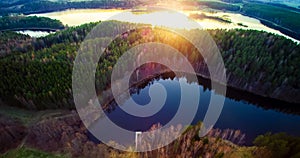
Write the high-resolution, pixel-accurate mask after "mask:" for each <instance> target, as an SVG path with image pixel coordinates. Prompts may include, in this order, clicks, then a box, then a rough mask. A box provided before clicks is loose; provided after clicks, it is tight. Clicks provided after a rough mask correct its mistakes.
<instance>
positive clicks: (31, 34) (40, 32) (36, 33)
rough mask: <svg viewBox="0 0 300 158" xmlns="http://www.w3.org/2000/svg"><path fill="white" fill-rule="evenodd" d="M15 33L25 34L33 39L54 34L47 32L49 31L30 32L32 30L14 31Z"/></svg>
mask: <svg viewBox="0 0 300 158" xmlns="http://www.w3.org/2000/svg"><path fill="white" fill-rule="evenodd" d="M16 32H17V33H21V34H25V35H29V36H31V37H35V38H39V37H44V36H47V35H49V34H51V33H54V32H49V31H32V30H23V31H16Z"/></svg>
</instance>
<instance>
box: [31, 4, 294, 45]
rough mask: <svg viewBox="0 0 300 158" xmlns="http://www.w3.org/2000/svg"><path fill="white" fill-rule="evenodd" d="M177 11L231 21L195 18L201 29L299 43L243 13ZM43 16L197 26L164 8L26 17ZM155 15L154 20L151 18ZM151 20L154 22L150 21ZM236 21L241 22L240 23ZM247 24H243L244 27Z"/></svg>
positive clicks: (72, 21) (68, 22) (76, 22)
mask: <svg viewBox="0 0 300 158" xmlns="http://www.w3.org/2000/svg"><path fill="white" fill-rule="evenodd" d="M119 13H123V14H122V15H121V16H117V17H113V16H114V15H117V14H119ZM181 13H183V14H185V15H187V16H189V15H190V14H201V13H205V14H206V15H208V16H215V17H221V18H226V19H229V20H231V22H232V23H224V22H220V21H217V20H214V19H202V20H196V21H197V22H198V23H199V24H200V25H201V26H202V28H204V29H235V28H240V29H253V30H262V31H266V32H270V33H274V34H278V35H281V36H284V37H286V38H289V39H291V40H293V41H296V42H298V43H299V41H298V40H296V39H294V38H292V37H289V36H287V35H284V34H282V33H281V32H280V31H278V30H275V29H272V28H269V27H267V26H265V25H263V24H261V23H260V21H259V20H257V19H254V18H251V17H248V16H244V15H241V14H235V13H228V12H221V11H220V12H215V13H210V12H204V11H182V12H181ZM34 15H36V16H43V17H49V18H52V19H57V20H60V21H61V22H62V23H63V24H64V25H68V26H78V25H81V24H85V23H89V22H96V21H103V20H107V19H111V20H119V21H125V22H132V23H146V24H152V25H156V26H157V25H162V26H167V27H177V28H178V27H179V28H187V29H191V28H195V27H199V26H180V24H179V23H178V22H180V21H187V20H189V19H185V18H183V17H178V16H177V15H176V14H174V13H171V12H166V11H155V12H142V11H141V12H139V11H138V12H132V11H130V10H120V9H70V10H65V11H58V12H50V13H41V14H32V15H29V16H34ZM162 16H167V17H169V20H167V21H166V20H162V21H157V19H159V18H158V17H162ZM153 18H155V19H156V20H153ZM153 21H155V23H154V22H153ZM238 23H242V24H243V26H241V25H239V24H238ZM245 26H247V27H245Z"/></svg>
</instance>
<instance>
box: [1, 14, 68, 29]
mask: <svg viewBox="0 0 300 158" xmlns="http://www.w3.org/2000/svg"><path fill="white" fill-rule="evenodd" d="M26 29H34V30H43V29H44V30H59V29H64V25H63V24H62V23H61V22H60V21H59V20H55V19H50V18H46V17H37V16H28V17H26V16H4V17H2V18H0V31H7V30H26Z"/></svg>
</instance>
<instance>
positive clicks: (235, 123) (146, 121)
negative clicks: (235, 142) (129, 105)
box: [94, 77, 300, 145]
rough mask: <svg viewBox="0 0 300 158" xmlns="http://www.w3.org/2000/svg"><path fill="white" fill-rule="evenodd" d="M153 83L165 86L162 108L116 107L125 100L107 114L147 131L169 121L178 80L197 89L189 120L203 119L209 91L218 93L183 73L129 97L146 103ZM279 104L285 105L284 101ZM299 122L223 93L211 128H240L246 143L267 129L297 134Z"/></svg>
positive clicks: (177, 98)
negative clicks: (139, 111) (143, 112)
mask: <svg viewBox="0 0 300 158" xmlns="http://www.w3.org/2000/svg"><path fill="white" fill-rule="evenodd" d="M146 84H147V83H146ZM155 84H161V85H162V86H164V87H165V89H166V92H167V99H166V102H165V104H164V106H163V108H162V109H161V110H160V111H159V112H158V113H156V114H155V115H153V116H150V117H145V118H140V117H135V116H132V115H129V114H127V113H126V112H124V111H123V110H122V109H121V108H120V107H119V106H126V101H125V102H124V105H119V106H116V107H114V110H112V111H110V112H106V115H107V116H108V117H109V119H111V120H112V121H113V122H114V123H115V124H117V125H118V126H120V127H122V128H125V129H127V130H131V131H147V130H149V128H150V127H151V126H152V125H153V124H157V123H160V124H162V125H164V124H166V123H168V122H169V121H170V120H171V119H172V117H173V116H174V115H175V113H176V112H177V109H178V106H179V103H180V96H181V90H180V84H182V86H195V87H197V88H199V89H200V101H199V107H198V111H197V113H196V116H195V118H194V120H193V122H192V124H196V123H197V122H199V121H202V120H203V118H204V116H205V114H206V111H207V108H208V105H209V102H210V97H211V95H218V94H216V93H215V92H214V91H212V90H209V89H207V88H204V86H202V85H199V84H197V83H189V82H188V81H187V79H186V78H185V77H180V78H177V77H175V78H174V79H171V78H167V79H166V78H165V79H163V78H160V79H156V80H153V82H152V81H151V82H149V84H148V85H147V86H146V87H144V88H141V89H139V92H138V93H137V92H136V93H133V94H132V95H131V97H132V98H133V100H134V101H135V102H136V103H138V104H140V105H141V106H143V105H145V104H148V103H149V102H150V97H149V93H148V92H149V89H150V87H152V86H153V85H155ZM152 88H153V89H152V90H154V93H161V91H160V90H161V89H159V88H157V89H156V88H155V87H152ZM185 93H189V92H185ZM186 95H189V94H186ZM191 99H193V98H191ZM185 106H188V105H185ZM282 106H285V105H284V104H283V105H282ZM299 122H300V116H299V115H291V114H286V113H282V112H279V111H275V110H266V109H263V108H260V107H258V106H256V105H254V104H251V103H249V102H247V101H245V100H240V101H237V100H235V99H232V98H228V97H226V99H225V104H224V107H223V111H222V113H221V115H220V117H219V119H218V121H217V123H216V125H215V127H214V128H219V129H235V130H241V131H242V132H243V133H245V134H246V140H245V141H246V144H247V145H250V144H251V143H252V142H253V140H254V138H256V137H257V136H258V135H261V134H265V133H266V132H272V133H277V132H286V133H288V134H291V135H296V136H300V124H299ZM94 128H95V129H101V128H102V126H101V121H99V120H98V122H97V121H96V122H95V124H94Z"/></svg>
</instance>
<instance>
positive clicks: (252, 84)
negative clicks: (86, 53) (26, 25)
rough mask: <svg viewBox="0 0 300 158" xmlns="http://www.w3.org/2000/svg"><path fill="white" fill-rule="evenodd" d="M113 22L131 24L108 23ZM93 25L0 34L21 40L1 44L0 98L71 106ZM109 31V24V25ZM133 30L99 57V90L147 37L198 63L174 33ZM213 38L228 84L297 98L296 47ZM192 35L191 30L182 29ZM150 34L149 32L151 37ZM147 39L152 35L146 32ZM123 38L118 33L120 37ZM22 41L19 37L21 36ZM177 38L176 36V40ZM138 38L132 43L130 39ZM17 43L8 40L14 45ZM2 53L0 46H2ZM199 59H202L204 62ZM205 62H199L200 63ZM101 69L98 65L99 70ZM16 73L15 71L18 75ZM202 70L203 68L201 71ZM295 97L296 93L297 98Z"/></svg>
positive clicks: (232, 35)
mask: <svg viewBox="0 0 300 158" xmlns="http://www.w3.org/2000/svg"><path fill="white" fill-rule="evenodd" d="M110 23H111V25H107V27H113V24H115V23H116V24H118V25H124V26H125V25H130V24H128V23H120V22H117V21H111V22H110ZM95 25H97V23H91V24H85V25H82V26H77V27H71V28H69V29H66V30H63V31H61V32H57V33H55V34H51V35H49V36H46V37H42V38H38V39H30V38H29V37H27V36H24V35H18V34H15V33H11V34H8V35H7V33H2V34H0V39H2V40H3V39H5V40H9V41H10V40H11V39H10V38H13V39H14V40H13V41H15V42H16V41H18V42H20V43H19V45H22V47H20V48H19V49H14V48H9V47H8V46H7V47H8V48H7V47H5V45H2V46H1V47H0V48H2V49H4V50H9V51H10V52H11V53H10V54H8V55H3V56H2V57H1V58H0V71H1V72H2V74H3V75H1V76H0V86H1V87H2V88H1V90H0V95H1V99H2V100H3V101H7V102H10V101H12V100H17V102H19V106H22V107H25V108H28V109H49V108H50V109H53V108H54V109H55V108H71V109H72V108H74V104H73V102H72V90H71V83H72V79H71V75H72V67H73V61H74V59H75V57H76V52H77V50H78V48H79V46H80V43H81V42H82V41H83V39H84V38H85V36H86V35H87V33H88V32H89V31H90V30H91V29H92V28H93V27H94V26H95ZM107 29H108V30H109V28H107ZM141 32H143V30H136V31H133V32H132V33H130V34H129V36H128V37H127V38H125V39H124V38H122V39H123V40H120V39H118V38H117V39H116V40H114V42H112V43H111V44H110V46H109V48H108V49H107V50H106V52H107V55H106V56H105V59H101V58H100V60H99V63H98V64H99V65H98V68H99V69H98V71H97V73H96V75H97V76H99V78H97V79H99V80H97V81H96V85H98V87H99V88H100V89H101V90H103V89H105V87H107V86H108V85H109V82H110V74H111V68H112V67H113V66H114V64H115V63H116V61H117V59H118V57H120V55H121V54H122V53H124V51H125V50H128V49H129V48H131V47H133V46H135V45H137V44H139V43H143V42H145V41H149V40H150V41H151V40H152V41H156V40H158V42H161V43H166V44H169V45H171V46H173V47H174V48H176V49H178V50H180V51H181V52H184V54H185V55H186V56H188V59H189V61H190V62H191V63H193V65H194V68H196V69H197V65H201V57H199V56H197V55H196V54H197V51H195V49H194V48H193V46H192V45H191V44H189V43H187V41H185V40H184V39H182V38H180V37H178V36H171V34H170V33H168V32H165V31H162V30H160V29H159V28H153V30H152V33H153V36H154V37H155V38H154V39H147V38H148V37H147V36H146V37H145V36H142V35H141ZM208 32H209V33H210V34H211V36H212V38H213V39H214V40H215V41H216V44H217V46H218V47H219V49H220V51H221V54H222V56H223V58H224V61H225V67H226V68H227V77H228V84H229V85H231V86H237V87H239V88H241V89H244V90H246V91H250V92H254V93H258V94H259V95H263V96H269V97H275V98H277V99H283V100H285V101H289V102H293V101H294V102H297V101H298V100H297V96H295V94H299V93H295V92H298V91H299V87H300V85H299V82H298V81H299V80H300V72H299V71H300V70H299V69H297V68H298V67H299V63H300V62H299V61H300V56H299V55H300V53H299V52H300V46H299V45H297V44H296V43H294V42H292V41H291V40H288V39H286V38H284V37H281V36H278V35H274V34H271V33H266V32H262V31H254V30H229V31H225V30H208ZM186 33H187V34H190V36H193V33H192V31H191V32H186ZM151 36H152V35H151ZM149 37H150V36H149ZM119 38H121V37H119ZM19 39H20V40H19ZM175 39H176V40H175ZM132 41H136V42H132ZM15 42H12V43H14V44H16V43H15ZM0 51H1V50H0ZM202 62H203V61H202ZM202 65H203V64H202ZM100 68H101V69H100ZM16 72H18V73H16ZM199 72H200V73H201V72H202V71H201V70H199ZM298 98H299V97H298Z"/></svg>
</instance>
